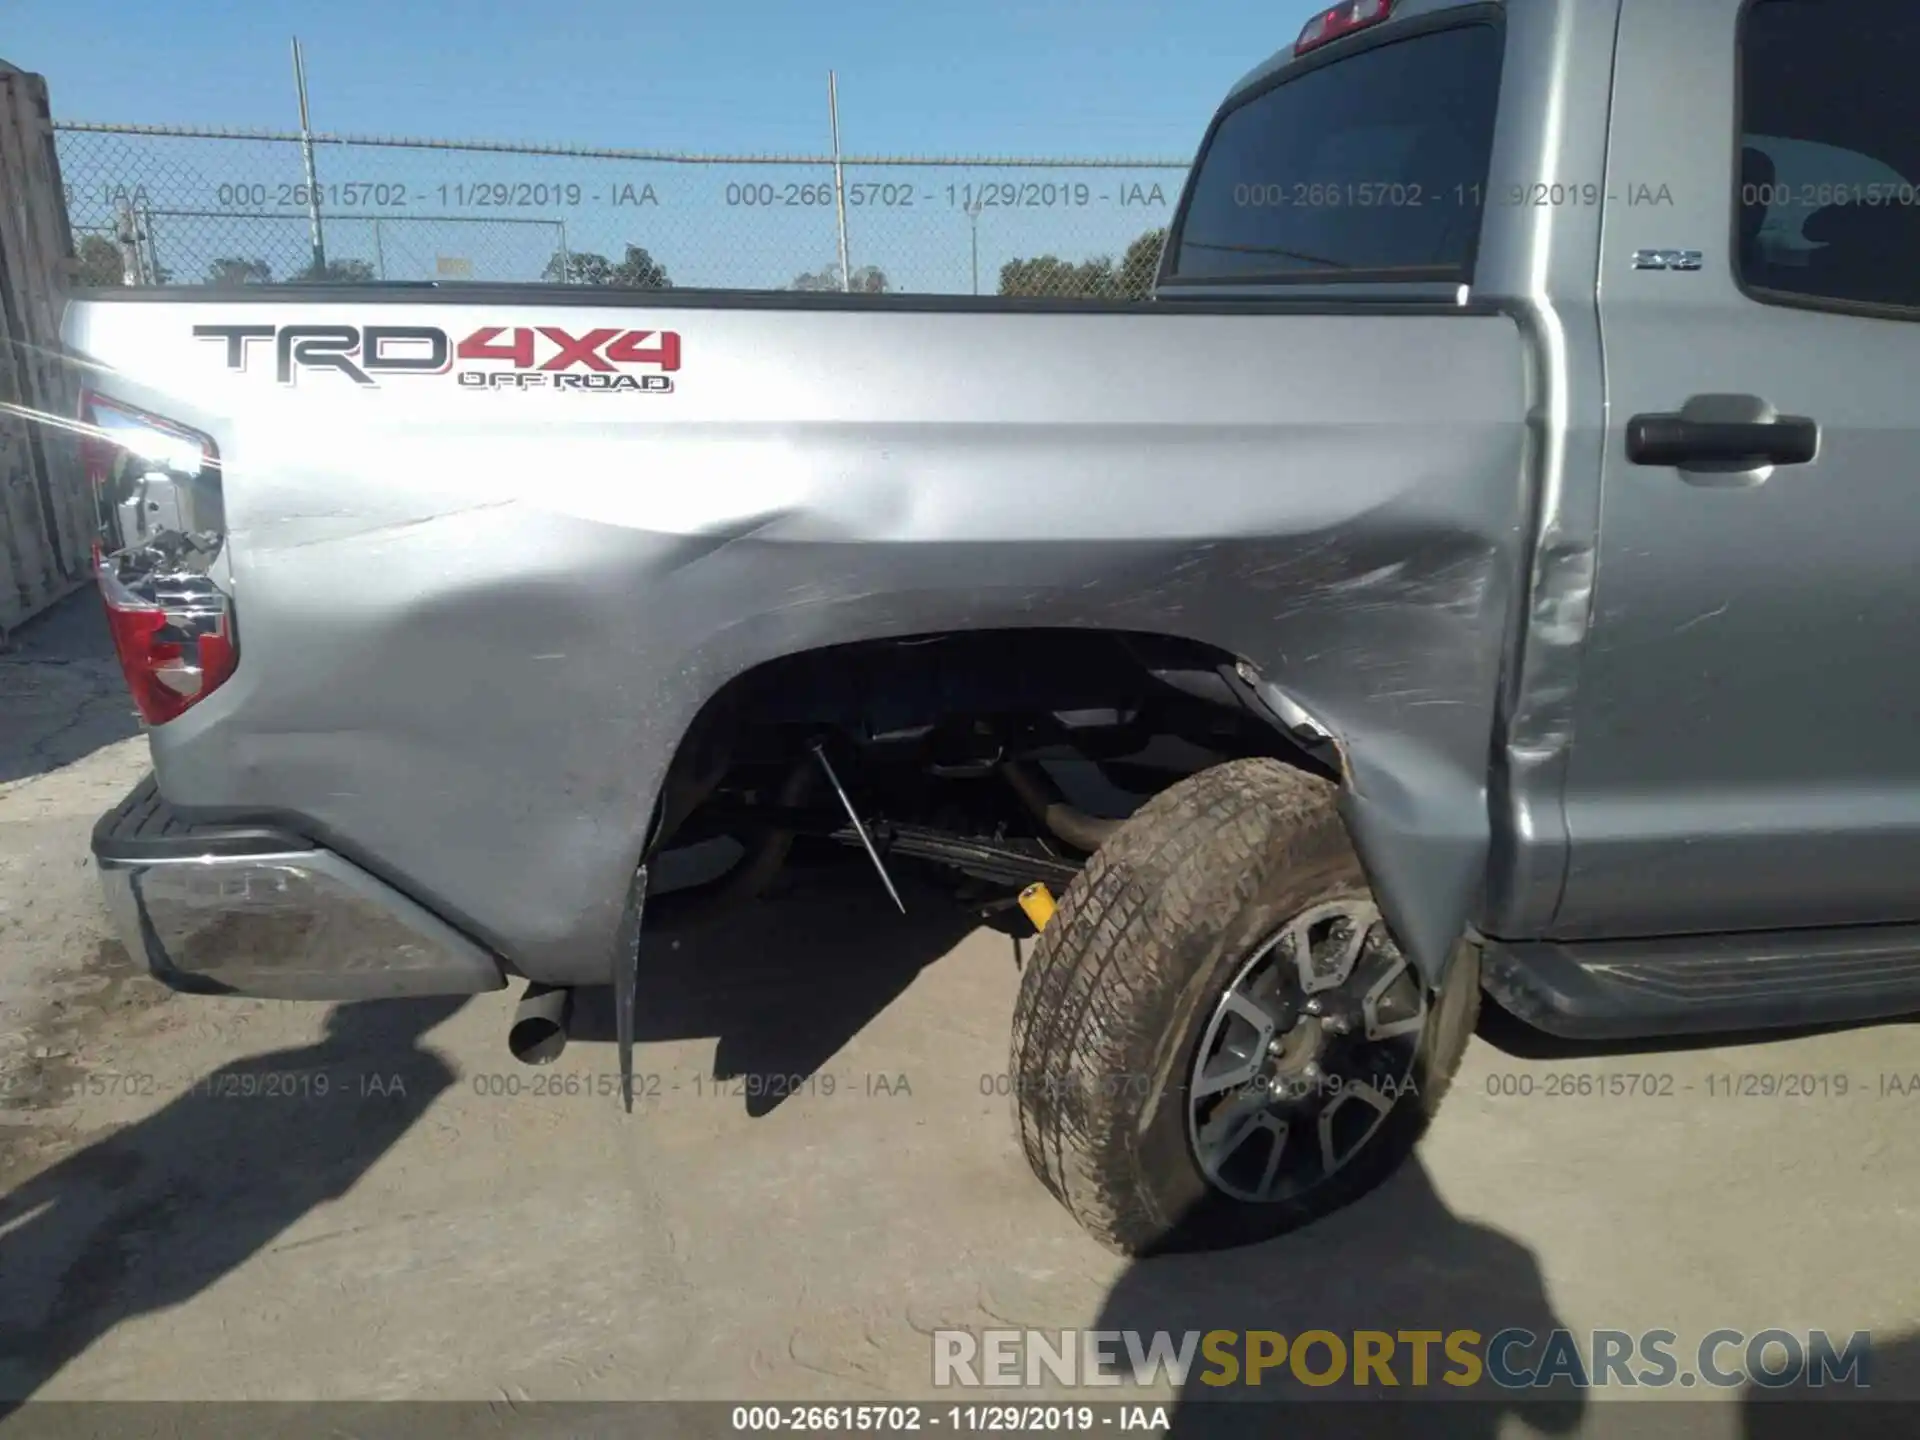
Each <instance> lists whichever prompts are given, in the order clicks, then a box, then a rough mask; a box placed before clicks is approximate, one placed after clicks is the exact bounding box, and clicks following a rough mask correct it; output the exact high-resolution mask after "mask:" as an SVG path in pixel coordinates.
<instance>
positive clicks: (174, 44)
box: [0, 0, 1315, 157]
mask: <svg viewBox="0 0 1920 1440" xmlns="http://www.w3.org/2000/svg"><path fill="white" fill-rule="evenodd" d="M1313 8H1315V7H1314V6H1313V5H1311V4H1307V3H1302V0H1210V3H1199V4H1195V3H1185V4H1183V3H1179V0H1098V3H1095V0H973V3H968V4H955V3H949V0H812V3H809V4H804V5H803V4H795V3H774V0H692V3H688V4H681V5H663V4H658V3H653V4H641V3H625V4H622V3H599V4H584V3H572V4H567V3H560V4H555V3H541V4H533V3H527V0H517V3H500V0H468V3H460V4H455V3H448V0H326V3H315V0H149V3H133V0H0V17H3V23H0V58H4V59H6V60H9V61H11V62H12V63H14V64H16V65H19V66H22V67H23V68H26V69H29V70H37V71H39V72H41V73H42V74H44V75H46V76H47V77H48V80H49V82H50V84H51V86H52V92H53V104H54V110H55V113H56V114H57V115H58V116H60V117H62V118H70V119H76V120H103V121H106V120H113V121H136V122H141V123H148V124H195V123H199V124H218V125H236V126H271V127H288V128H290V127H291V126H292V125H293V123H294V120H295V108H294V100H293V90H292V82H291V78H290V63H289V60H288V53H287V42H288V37H289V36H291V35H293V34H296V33H297V34H298V35H299V36H300V37H301V40H302V42H303V44H304V45H305V47H306V52H307V64H308V69H309V73H310V87H311V91H312V101H313V115H314V124H315V126H316V127H317V128H320V129H325V130H347V131H357V132H362V133H366V132H371V133H376V134H396V133H397V134H409V135H411V134H422V135H433V136H459V137H465V136H473V137H476V138H483V139H517V140H565V141H573V142H578V143H586V144H598V145H620V146H634V147H641V148H670V149H671V148H689V149H702V150H729V151H732V150H753V151H767V150H815V149H819V148H824V145H825V142H826V138H827V135H826V130H827V127H826V104H825V93H826V72H827V70H828V69H829V68H830V67H831V68H833V69H836V70H837V71H838V72H839V75H840V109H841V130H842V141H843V144H844V146H845V147H846V148H847V149H848V150H850V151H867V152H892V153H898V152H903V151H908V152H915V153H921V152H936V153H982V152H986V153H1041V154H1061V153H1070V154H1071V153H1096V154H1114V153H1130V154H1152V155H1175V156H1180V157H1185V156H1187V155H1188V154H1189V153H1190V152H1191V150H1192V148H1193V145H1194V143H1195V141H1196V140H1197V139H1198V137H1199V134H1200V129H1201V127H1202V125H1203V124H1204V123H1205V120H1206V118H1207V114H1208V111H1209V110H1210V109H1211V108H1212V106H1213V104H1214V103H1215V101H1216V100H1217V99H1218V97H1219V95H1220V93H1221V91H1222V90H1223V89H1224V87H1225V86H1227V85H1228V84H1230V83H1231V82H1232V81H1233V80H1235V79H1237V78H1238V77H1239V76H1240V75H1241V74H1243V73H1245V71H1247V70H1248V69H1250V68H1251V67H1252V66H1253V65H1254V64H1256V63H1257V62H1258V61H1259V60H1261V59H1263V58H1264V57H1265V56H1267V55H1269V54H1271V53H1272V52H1273V51H1274V50H1276V49H1278V48H1280V47H1281V46H1282V45H1285V44H1289V43H1291V41H1292V39H1293V37H1294V36H1295V35H1296V34H1297V33H1298V31H1299V28H1300V25H1301V24H1302V22H1303V21H1304V19H1305V17H1306V15H1307V14H1308V13H1310V12H1311V10H1312V9H1313Z"/></svg>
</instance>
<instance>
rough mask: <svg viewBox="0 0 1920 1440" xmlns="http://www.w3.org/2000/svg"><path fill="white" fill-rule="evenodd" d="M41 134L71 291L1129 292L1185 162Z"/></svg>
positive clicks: (1148, 280) (1141, 290)
mask: <svg viewBox="0 0 1920 1440" xmlns="http://www.w3.org/2000/svg"><path fill="white" fill-rule="evenodd" d="M55 131H56V141H57V144H58V148H59V153H60V164H61V170H62V172H63V176H64V179H65V184H66V189H67V208H68V214H69V218H70V220H71V223H72V226H73V230H74V236H75V245H76V249H77V253H78V257H79V261H80V267H81V278H82V281H83V283H87V284H120V283H137V284H171V285H214V286H221V285H235V284H245V283H251V282H264V281H270V280H289V279H330V280H342V281H355V280H377V279H385V280H435V279H450V280H496V281H533V280H548V281H564V282H566V283H571V284H610V285H625V286H637V287H640V288H664V287H670V286H683V287H699V288H714V289H738V290H838V289H841V288H843V286H844V288H847V289H852V290H857V291H864V292H874V291H890V292H902V293H923V294H924V293H933V294H963V295H964V294H979V295H996V294H997V295H1053V296H1087V297H1100V298H1125V297H1137V296H1143V295H1144V294H1145V293H1146V291H1147V290H1148V289H1149V288H1150V287H1151V284H1152V277H1153V273H1154V270H1155V267H1156V266H1157V263H1158V260H1159V252H1160V244H1161V241H1162V239H1163V237H1164V234H1165V230H1166V225H1167V222H1168V219H1169V217H1170V216H1171V214H1172V210H1173V206H1174V203H1175V202H1176V201H1177V199H1178V198H1179V189H1180V184H1181V182H1182V180H1183V179H1184V176H1185V172H1186V163H1185V162H1184V161H1175V160H1153V159H1139V160H1128V159H1109V158H1094V159H1046V158H1039V159H1035V158H1024V159H1014V158H987V157H973V158H968V157H920V158H915V157H902V156H843V157H841V158H840V159H839V161H838V162H837V163H836V161H835V160H834V159H833V158H832V157H830V156H811V155H760V156H736V155H686V154H665V153H655V152H648V151H629V150H605V149H588V148H582V147H564V146H519V145H509V144H491V143H481V142H455V141H438V140H415V139H388V138H378V137H366V136H345V135H312V136H308V137H302V136H301V135H299V134H288V133H274V132H266V131H247V132H225V131H210V130H188V129H175V128H162V127H153V126H111V125H94V124H81V123H74V122H63V123H58V124H56V126H55ZM309 151H310V152H311V153H310V158H309ZM310 173H311V175H312V181H311V182H310V181H309V174H310ZM836 182H837V183H836ZM843 234H844V243H845V251H844V254H845V265H844V271H843V266H842V248H841V247H842V236H843Z"/></svg>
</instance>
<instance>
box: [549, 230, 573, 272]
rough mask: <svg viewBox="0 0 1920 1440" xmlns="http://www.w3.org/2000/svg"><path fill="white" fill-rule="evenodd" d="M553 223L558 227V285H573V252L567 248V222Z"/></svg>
mask: <svg viewBox="0 0 1920 1440" xmlns="http://www.w3.org/2000/svg"><path fill="white" fill-rule="evenodd" d="M553 223H554V224H556V225H558V226H559V227H560V283H561V284H562V285H571V284H572V283H573V252H572V251H571V250H569V249H568V248H567V222H566V221H564V220H556V221H554V222H553Z"/></svg>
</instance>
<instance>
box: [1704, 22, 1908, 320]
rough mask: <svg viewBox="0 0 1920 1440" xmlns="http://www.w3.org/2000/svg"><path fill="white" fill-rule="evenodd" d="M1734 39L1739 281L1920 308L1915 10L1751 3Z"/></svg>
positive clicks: (1824, 297) (1799, 294)
mask: <svg viewBox="0 0 1920 1440" xmlns="http://www.w3.org/2000/svg"><path fill="white" fill-rule="evenodd" d="M1740 40H1741V45H1740V114H1741V137H1740V176H1739V185H1740V192H1739V197H1738V205H1739V216H1740V223H1739V241H1740V243H1739V247H1738V257H1739V265H1740V277H1741V279H1742V280H1743V281H1744V282H1745V283H1746V284H1747V285H1748V286H1749V287H1751V288H1752V289H1755V290H1758V291H1761V292H1773V293H1772V295H1766V294H1764V293H1763V295H1762V297H1761V298H1774V297H1775V296H1778V297H1782V298H1785V297H1794V298H1797V299H1801V300H1802V301H1810V302H1827V303H1832V304H1837V305H1839V306H1841V307H1847V306H1870V307H1880V306H1897V307H1899V308H1901V309H1909V310H1910V309H1914V308H1916V307H1920V186H1916V184H1915V183H1914V182H1915V179H1916V177H1920V88H1916V86H1917V85H1920V81H1917V80H1916V70H1917V69H1920V7H1916V6H1915V5H1914V3H1913V0H1845V3H1819V4H1814V3H1807V0H1758V3H1756V4H1754V5H1753V6H1752V7H1751V8H1750V9H1749V10H1748V11H1747V13H1746V20H1745V24H1744V28H1743V30H1742V33H1741V37H1740Z"/></svg>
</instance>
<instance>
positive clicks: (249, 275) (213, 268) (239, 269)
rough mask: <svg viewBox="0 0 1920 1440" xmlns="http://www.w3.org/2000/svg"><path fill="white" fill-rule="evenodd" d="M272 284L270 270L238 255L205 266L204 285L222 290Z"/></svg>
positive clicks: (266, 266) (259, 261) (265, 263)
mask: <svg viewBox="0 0 1920 1440" xmlns="http://www.w3.org/2000/svg"><path fill="white" fill-rule="evenodd" d="M309 268H311V267H309ZM272 282H273V270H272V268H271V267H270V266H269V265H268V264H267V262H266V261H264V260H260V259H253V260H244V259H242V258H241V257H239V256H238V255H222V256H221V257H220V258H219V259H218V260H215V261H214V262H213V263H212V264H211V265H209V266H207V279H206V283H207V284H209V285H217V286H220V287H221V288H223V289H227V288H231V287H232V286H235V285H268V284H271V283H272Z"/></svg>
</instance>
